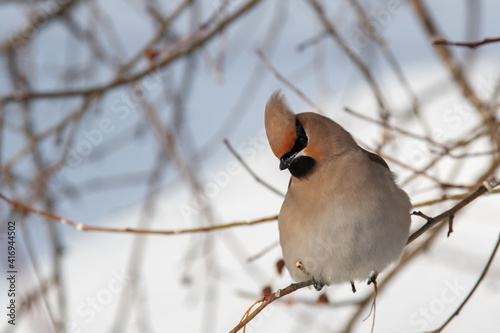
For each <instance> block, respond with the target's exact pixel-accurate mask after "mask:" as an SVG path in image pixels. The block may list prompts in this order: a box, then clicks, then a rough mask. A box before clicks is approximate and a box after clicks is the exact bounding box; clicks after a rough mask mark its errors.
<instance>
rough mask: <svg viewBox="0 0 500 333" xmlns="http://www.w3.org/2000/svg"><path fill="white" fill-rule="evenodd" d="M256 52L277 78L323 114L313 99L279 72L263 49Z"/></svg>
mask: <svg viewBox="0 0 500 333" xmlns="http://www.w3.org/2000/svg"><path fill="white" fill-rule="evenodd" d="M255 53H256V54H257V55H258V56H259V58H260V59H261V60H262V62H263V63H264V65H266V67H267V68H269V70H270V71H271V72H272V73H273V74H274V76H276V78H277V79H278V80H279V81H281V82H282V83H283V84H285V85H286V86H287V87H288V88H290V89H291V90H293V92H295V93H296V94H297V95H298V96H299V97H300V98H302V99H303V100H304V101H305V102H306V103H307V104H309V105H310V106H311V107H312V108H314V111H316V112H318V113H321V114H323V112H322V111H321V109H320V108H319V107H317V106H316V104H314V102H313V101H311V100H310V99H309V98H308V97H307V96H306V95H305V94H304V93H303V92H302V91H300V89H298V88H297V87H296V86H295V85H294V84H292V83H291V82H290V81H289V80H287V79H286V78H285V77H284V76H283V75H281V74H280V72H278V70H277V69H276V68H275V67H274V66H273V65H272V64H271V62H270V61H269V60H268V59H267V58H266V56H265V55H264V53H263V52H262V50H260V49H256V50H255Z"/></svg>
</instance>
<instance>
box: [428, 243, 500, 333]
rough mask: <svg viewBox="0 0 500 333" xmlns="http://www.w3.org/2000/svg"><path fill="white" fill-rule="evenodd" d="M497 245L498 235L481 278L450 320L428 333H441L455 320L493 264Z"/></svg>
mask: <svg viewBox="0 0 500 333" xmlns="http://www.w3.org/2000/svg"><path fill="white" fill-rule="evenodd" d="M499 245H500V235H499V236H498V240H497V243H496V245H495V248H494V249H493V252H492V253H491V255H490V259H489V260H488V263H487V264H486V267H484V269H483V272H482V273H481V276H480V277H479V279H478V280H477V282H476V284H475V285H474V288H472V290H471V291H470V293H469V295H467V297H466V298H465V299H464V301H463V302H462V304H460V306H459V307H458V309H457V310H456V311H455V312H454V313H453V314H452V315H451V316H450V318H448V320H446V321H445V322H444V324H443V325H441V327H439V328H437V329H435V330H434V331H431V332H430V333H439V332H441V331H442V330H443V329H444V328H445V327H446V326H447V325H448V324H449V323H450V322H451V320H452V319H453V318H455V317H456V316H458V314H459V313H460V311H461V310H462V308H463V307H464V305H465V303H467V301H468V300H469V298H471V296H472V294H473V293H474V292H475V291H476V289H477V287H478V286H479V284H480V283H481V281H483V279H484V277H485V276H486V274H487V273H488V269H489V268H490V266H491V263H492V262H493V258H494V257H495V254H496V253H497V250H498V247H499Z"/></svg>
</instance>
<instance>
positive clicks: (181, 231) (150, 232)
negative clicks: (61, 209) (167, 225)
mask: <svg viewBox="0 0 500 333" xmlns="http://www.w3.org/2000/svg"><path fill="white" fill-rule="evenodd" d="M0 199H2V200H3V201H5V202H6V203H8V204H9V205H10V206H11V207H13V208H14V209H19V210H22V211H24V212H29V213H32V214H36V215H40V216H43V217H45V218H48V219H50V220H52V221H56V222H59V223H61V224H65V225H69V226H70V227H73V228H75V229H76V230H78V231H98V232H113V233H129V234H145V235H164V236H167V235H179V234H189V233H196V232H208V231H214V230H219V229H227V228H232V227H241V226H250V225H254V224H259V223H263V222H270V221H275V220H277V219H278V216H277V215H276V216H270V217H264V218H262V219H258V220H253V221H247V222H233V223H228V224H221V225H214V226H211V227H203V228H192V229H176V230H146V229H131V228H122V229H120V228H103V227H95V226H89V225H85V224H83V223H80V222H74V221H71V220H67V219H65V218H62V217H59V216H57V215H53V214H50V213H46V212H42V211H40V210H37V209H34V208H31V207H28V206H25V205H22V204H20V203H17V202H15V201H12V200H10V199H8V198H6V197H5V196H4V195H3V194H1V193H0Z"/></svg>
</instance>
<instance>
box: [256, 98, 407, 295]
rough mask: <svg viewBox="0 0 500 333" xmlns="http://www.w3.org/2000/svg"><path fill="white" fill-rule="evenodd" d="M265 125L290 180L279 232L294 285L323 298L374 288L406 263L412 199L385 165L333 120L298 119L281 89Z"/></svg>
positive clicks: (311, 115)
mask: <svg viewBox="0 0 500 333" xmlns="http://www.w3.org/2000/svg"><path fill="white" fill-rule="evenodd" d="M264 123H265V130H266V135H267V138H268V141H269V145H270V147H271V150H272V152H273V153H274V155H275V156H276V157H277V158H278V159H279V160H280V162H279V169H280V170H286V169H287V170H288V171H289V172H290V174H291V178H290V182H289V185H288V190H287V193H286V195H285V199H284V201H283V204H282V207H281V210H280V212H279V215H278V229H279V238H280V245H281V249H282V252H283V259H284V261H285V265H286V267H287V269H288V271H289V273H290V276H291V278H292V280H294V281H295V282H305V281H311V280H312V281H313V286H314V287H315V288H316V289H317V290H318V291H319V290H321V289H322V288H323V286H325V285H337V284H343V283H349V282H350V283H351V285H352V288H353V292H355V291H356V290H355V285H354V282H355V281H358V282H360V281H368V284H370V282H374V285H375V284H376V278H377V276H378V274H379V273H380V272H382V271H383V270H384V269H386V268H387V267H388V266H389V265H390V264H391V263H394V262H396V261H398V260H399V258H400V257H401V255H402V252H403V250H404V247H405V245H406V243H407V240H408V237H409V232H410V224H411V214H410V209H411V207H412V206H411V201H410V198H409V196H408V195H407V193H406V192H405V191H404V190H402V189H401V188H400V187H399V186H398V185H397V183H396V178H395V175H394V174H393V173H392V172H391V170H390V168H389V166H388V165H387V163H386V162H385V161H384V159H383V158H382V157H380V156H378V155H376V154H374V153H371V152H369V151H367V150H365V149H363V148H362V147H360V146H359V145H358V144H357V143H356V141H355V140H354V139H353V137H352V135H351V134H350V133H349V132H348V131H346V130H345V129H344V128H343V127H342V126H341V125H339V124H338V123H336V122H335V121H333V120H331V119H330V118H328V117H325V116H322V115H320V114H317V113H313V112H304V113H299V114H294V113H293V111H292V110H291V109H290V107H289V105H288V103H287V101H286V99H285V96H284V95H283V94H282V93H281V91H279V90H278V91H275V92H274V93H273V94H272V95H271V97H270V98H269V100H268V101H267V104H266V107H265V115H264ZM375 287H376V285H375Z"/></svg>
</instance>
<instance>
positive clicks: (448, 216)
mask: <svg viewBox="0 0 500 333" xmlns="http://www.w3.org/2000/svg"><path fill="white" fill-rule="evenodd" d="M499 184H500V181H498V180H496V179H494V180H491V181H489V182H488V181H485V182H484V183H483V185H481V186H479V187H478V188H477V189H476V190H475V191H474V192H472V193H471V194H469V195H468V196H467V197H465V198H464V199H463V200H462V201H460V202H459V203H458V204H456V205H455V206H454V207H452V208H451V209H449V210H447V211H446V212H443V213H441V214H439V215H438V216H435V217H428V216H426V215H425V214H423V213H421V212H414V213H413V215H418V216H420V217H423V218H425V219H426V220H427V223H426V224H424V225H423V226H422V227H421V228H420V229H418V230H417V231H415V232H414V233H413V234H412V235H411V236H410V238H409V239H408V242H407V243H406V244H410V243H411V242H413V241H414V240H415V239H417V238H418V237H420V236H421V235H422V234H423V233H424V232H426V231H427V230H429V229H430V228H432V227H434V226H435V225H436V224H438V223H440V222H442V221H445V220H448V221H449V222H450V232H451V231H452V230H451V223H452V221H453V217H454V216H455V214H456V213H457V212H458V211H459V210H461V209H462V208H464V207H465V206H467V205H468V204H470V203H471V202H472V201H474V200H476V199H477V198H478V197H480V196H481V195H483V194H484V193H486V192H493V189H494V188H495V187H497V186H498V185H499Z"/></svg>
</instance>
